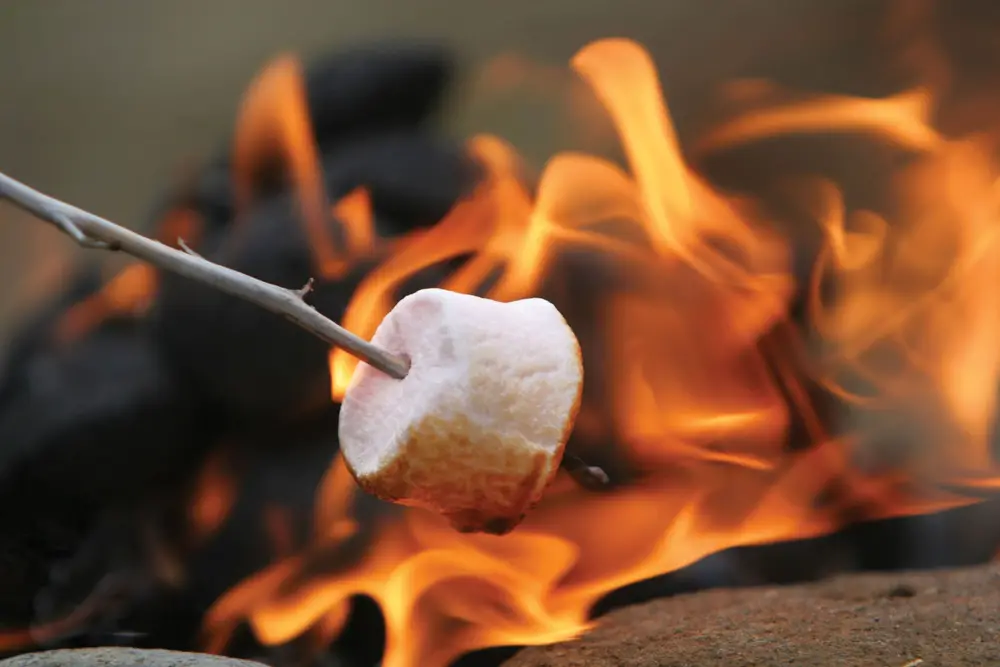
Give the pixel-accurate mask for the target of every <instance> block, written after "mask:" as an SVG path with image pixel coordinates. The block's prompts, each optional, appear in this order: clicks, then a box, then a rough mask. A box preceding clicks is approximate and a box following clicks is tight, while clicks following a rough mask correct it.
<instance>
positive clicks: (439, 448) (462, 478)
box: [348, 343, 583, 535]
mask: <svg viewBox="0 0 1000 667" xmlns="http://www.w3.org/2000/svg"><path fill="white" fill-rule="evenodd" d="M575 356H576V361H577V364H578V365H579V369H580V374H581V382H580V383H579V385H578V387H577V392H576V397H575V400H574V402H573V406H572V408H571V409H570V410H569V411H568V413H567V415H566V419H565V421H564V423H563V425H562V435H561V439H560V442H559V446H558V447H557V448H555V449H554V450H548V451H547V450H545V449H542V448H539V447H537V446H536V445H534V444H532V443H530V442H527V441H525V440H524V438H523V437H521V436H520V435H516V434H511V435H508V436H507V437H502V436H501V435H500V434H497V433H485V432H482V430H481V429H480V428H477V425H476V424H475V423H474V422H472V421H471V420H468V419H465V418H464V417H462V416H458V417H453V418H451V419H447V420H446V419H442V418H441V417H438V416H428V418H427V419H425V420H424V421H422V422H420V423H419V424H417V425H415V426H414V427H413V428H411V430H410V432H409V434H408V437H407V439H406V441H405V442H404V443H403V444H402V445H401V446H400V447H399V449H398V450H397V451H396V454H395V456H393V457H392V459H391V460H389V461H386V462H385V463H384V464H383V465H382V466H380V467H379V469H378V470H377V471H375V472H373V473H372V474H370V475H365V476H359V475H357V474H356V472H355V470H354V469H353V468H352V467H351V466H350V463H348V470H350V472H351V474H352V475H353V476H354V478H355V480H357V482H358V484H359V485H360V486H361V488H362V489H364V490H365V491H366V492H368V493H370V494H372V495H374V496H377V497H379V498H381V499H383V500H386V501H389V502H394V503H399V504H403V505H410V506H418V507H424V508H435V509H437V510H438V511H439V512H440V513H441V514H443V515H444V516H445V517H446V518H447V519H448V520H449V522H450V523H451V525H452V526H453V527H454V528H455V529H456V530H458V531H460V532H484V533H490V534H494V535H503V534H506V533H509V532H510V531H512V530H513V529H514V528H516V527H517V526H518V525H519V524H520V523H521V521H522V520H523V519H524V517H525V515H526V514H527V512H528V511H529V510H531V508H532V507H534V506H535V505H536V504H537V503H538V501H539V500H541V497H542V494H543V492H544V490H545V489H546V488H547V487H548V485H549V484H551V483H552V480H553V479H554V478H555V476H556V473H557V472H558V470H559V465H560V463H561V461H562V458H563V453H564V452H565V449H566V442H567V441H568V440H569V437H570V434H571V433H572V431H573V426H574V424H575V423H576V418H577V415H578V414H579V411H580V406H581V403H582V400H583V382H582V375H583V358H582V354H581V351H580V346H579V343H577V344H576V350H575ZM532 450H534V451H532Z"/></svg>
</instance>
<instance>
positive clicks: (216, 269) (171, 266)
mask: <svg viewBox="0 0 1000 667" xmlns="http://www.w3.org/2000/svg"><path fill="white" fill-rule="evenodd" d="M0 199H6V200H7V201H9V202H10V203H12V204H14V205H15V206H17V207H18V208H20V209H22V210H24V211H27V212H28V213H31V214H32V215H34V216H36V217H37V218H39V219H41V220H44V221H46V222H50V223H52V224H53V225H55V226H56V227H57V228H58V229H60V230H61V231H62V232H64V233H65V234H67V235H68V236H69V237H70V238H72V239H73V240H74V241H76V243H77V244H79V245H80V246H82V247H84V248H94V249H98V250H108V251H112V252H115V251H120V252H124V253H126V254H128V255H131V256H133V257H136V258H138V259H141V260H144V261H146V262H148V263H149V264H152V265H153V266H155V267H157V268H160V269H163V270H165V271H170V272H173V273H177V274H179V275H182V276H184V277H186V278H190V279H191V280H196V281H198V282H202V283H205V284H206V285H210V286H212V287H214V288H216V289H218V290H221V291H223V292H226V293H228V294H231V295H233V296H236V297H239V298H241V299H244V300H246V301H249V302H250V303H253V304H255V305H257V306H260V307H261V308H264V309H266V310H269V311H271V312H272V313H276V314H278V315H281V316H282V317H284V318H286V319H288V320H290V321H291V322H293V323H295V324H297V325H298V326H300V327H302V328H303V329H305V330H306V331H308V332H309V333H311V334H313V335H314V336H316V337H318V338H319V339H320V340H322V341H324V342H326V343H329V344H330V345H335V346H337V347H340V348H342V349H344V350H345V351H347V352H349V353H350V354H351V355H353V356H355V357H357V358H358V359H361V360H362V361H364V362H365V363H367V364H368V365H370V366H371V367H373V368H376V369H378V370H379V371H381V372H383V373H385V374H386V375H389V376H390V377H393V378H395V379H397V380H401V379H403V378H404V377H406V374H407V371H408V370H409V363H408V362H407V361H406V360H405V359H403V358H401V357H398V356H396V355H394V354H391V353H389V352H388V351H386V350H384V349H382V348H381V347H378V346H377V345H373V344H372V343H370V342H369V341H366V340H365V339H363V338H361V337H360V336H357V335H355V334H353V333H351V332H350V331H348V330H347V329H345V328H343V327H342V326H340V325H339V324H337V323H336V322H334V321H333V320H331V319H329V318H327V317H325V316H323V314H321V313H320V312H319V311H317V310H316V309H315V308H313V307H312V306H310V305H309V304H308V303H306V302H305V296H306V295H307V294H308V293H309V291H310V289H311V287H312V281H310V282H309V283H308V284H307V285H306V286H305V287H303V288H302V289H298V290H292V289H287V288H284V287H279V286H277V285H272V284H271V283H266V282H264V281H262V280H258V279H257V278H254V277H252V276H248V275H246V274H244V273H240V272H239V271H234V270H232V269H230V268H227V267H225V266H221V265H219V264H216V263H214V262H210V261H208V260H207V259H205V258H204V257H202V256H200V255H198V254H197V253H195V252H193V251H191V250H190V249H188V248H187V246H185V245H184V243H183V241H182V240H179V242H180V245H181V247H182V248H184V250H176V249H174V248H171V247H170V246H167V245H165V244H163V243H160V242H159V241H155V240H153V239H149V238H146V237H145V236H142V235H141V234H136V233H135V232H133V231H131V230H129V229H126V228H125V227H122V226H120V225H117V224H115V223H113V222H111V221H110V220H105V219H104V218H102V217H100V216H97V215H94V214H93V213H89V212H87V211H84V210H83V209H80V208H77V207H75V206H72V205H70V204H67V203H65V202H63V201H60V200H58V199H55V198H53V197H50V196H48V195H46V194H43V193H41V192H39V191H38V190H35V189H34V188H31V187H29V186H27V185H25V184H24V183H21V182H20V181H18V180H15V179H13V178H11V177H10V176H7V175H6V174H3V173H0ZM562 467H563V469H565V470H566V472H567V473H569V474H570V475H571V476H572V477H573V479H574V480H575V481H576V482H577V483H579V484H580V485H581V486H583V487H584V488H587V489H595V488H598V487H600V486H603V485H604V484H606V483H607V481H608V478H607V475H606V474H605V473H604V471H603V470H601V469H600V468H597V467H593V466H588V465H587V464H586V463H584V462H583V461H581V460H580V459H579V458H577V457H575V456H570V455H567V456H565V457H564V458H563V462H562Z"/></svg>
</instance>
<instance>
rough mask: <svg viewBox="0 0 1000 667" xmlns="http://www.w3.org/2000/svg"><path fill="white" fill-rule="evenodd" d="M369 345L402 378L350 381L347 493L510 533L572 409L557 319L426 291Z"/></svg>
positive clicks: (574, 357)
mask: <svg viewBox="0 0 1000 667" xmlns="http://www.w3.org/2000/svg"><path fill="white" fill-rule="evenodd" d="M372 342H373V343H375V344H376V345H379V346H380V347H383V348H384V349H386V350H388V351H389V352H392V353H394V354H397V355H400V356H403V357H405V358H407V359H408V360H409V362H410V370H409V372H408V374H407V376H406V377H405V378H404V379H402V380H396V379H393V378H391V377H389V376H388V375H385V374H383V373H381V372H380V371H378V370H376V369H374V368H372V367H371V366H369V365H368V364H365V363H361V364H359V365H358V368H357V370H356V371H355V373H354V376H353V378H352V379H351V383H350V385H349V387H348V389H347V393H346V395H345V397H344V401H343V404H342V406H341V412H340V429H339V430H340V447H341V450H342V452H343V455H344V459H345V461H346V463H347V465H348V467H349V468H350V470H351V472H352V473H353V474H354V476H355V478H356V479H357V480H358V482H359V484H360V485H361V486H362V487H364V488H365V489H366V490H368V491H369V492H371V493H373V494H375V495H377V496H379V497H382V498H384V499H386V500H390V501H393V502H398V503H402V504H407V505H415V506H420V507H424V508H427V509H431V510H434V511H437V512H440V513H441V514H444V515H445V516H447V517H449V519H451V521H452V523H453V525H454V526H455V527H456V528H457V529H459V530H465V531H478V530H485V531H487V532H493V533H503V532H507V531H509V530H511V529H512V528H513V527H514V526H516V525H517V523H519V522H520V520H521V519H522V518H523V516H524V514H525V512H527V510H528V509H530V507H531V506H532V505H534V504H535V503H536V502H537V501H538V499H539V498H540V497H541V494H542V492H543V491H544V489H545V487H546V486H547V485H548V484H549V482H550V481H551V480H552V477H553V476H554V475H555V473H556V471H557V469H558V466H559V463H560V461H561V460H562V453H563V449H564V447H565V443H566V440H567V438H568V437H569V433H570V431H571V430H572V426H573V422H574V420H575V418H576V412H577V410H578V409H579V403H580V396H581V391H582V386H583V367H582V363H581V358H580V348H579V344H578V342H577V340H576V337H575V336H574V334H573V332H572V330H571V329H570V327H569V325H568V324H567V323H566V321H565V320H564V319H563V317H562V315H561V314H560V313H559V311H558V310H556V308H555V306H553V305H552V304H551V303H549V302H548V301H545V300H544V299H537V298H533V299H524V300H521V301H515V302H511V303H501V302H498V301H492V300H490V299H484V298H481V297H477V296H471V295H467V294H460V293H457V292H449V291H447V290H442V289H427V290H421V291H419V292H416V293H415V294H412V295H410V296H407V297H405V298H404V299H402V300H401V301H400V302H399V303H398V304H397V305H396V307H395V308H394V309H393V310H392V311H391V312H390V313H389V314H388V315H387V316H386V318H385V319H384V320H383V321H382V323H381V324H380V325H379V327H378V329H377V330H376V332H375V335H374V337H373V338H372Z"/></svg>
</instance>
